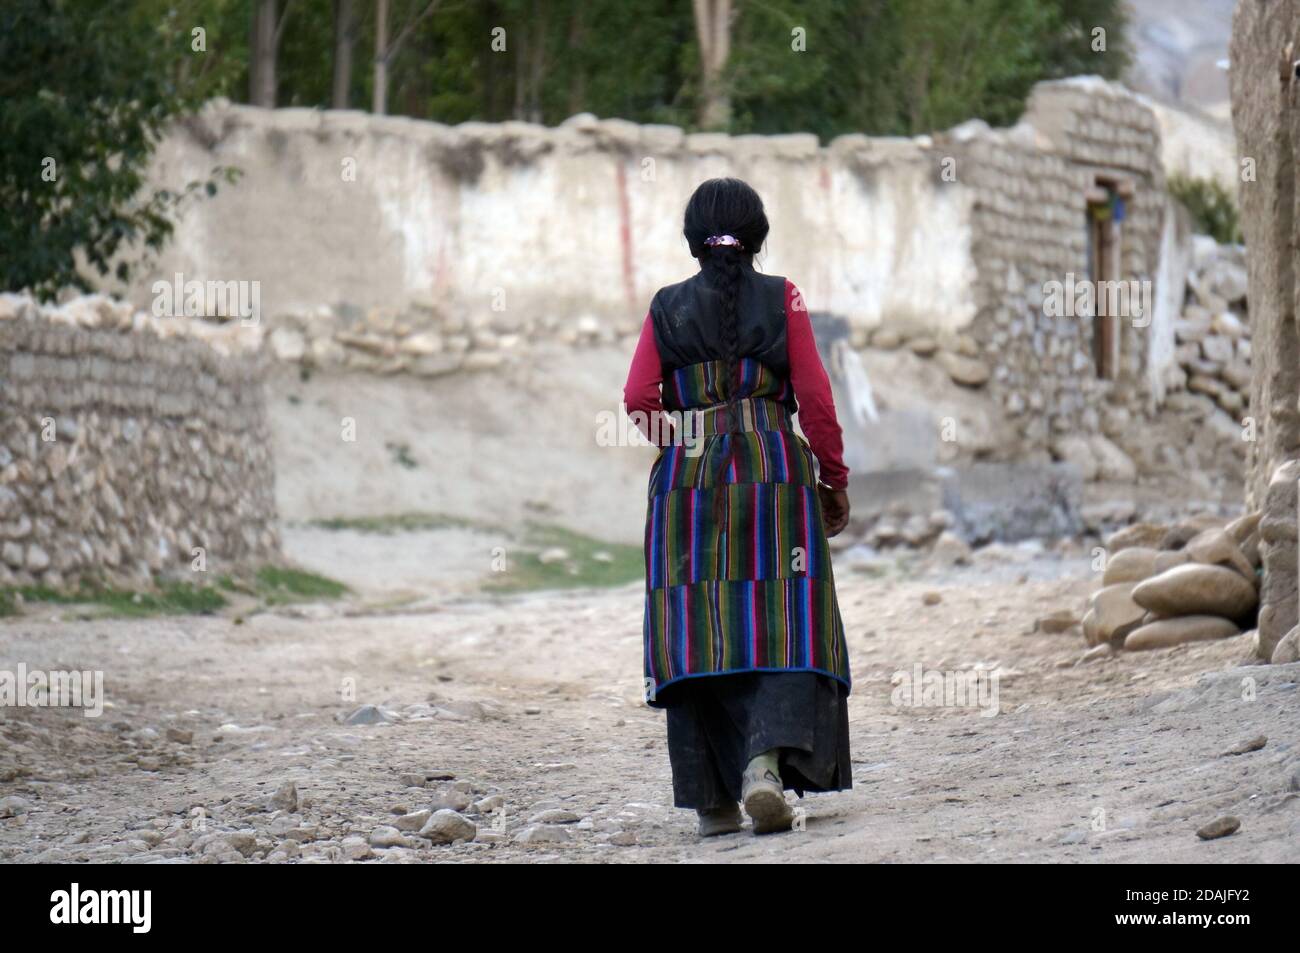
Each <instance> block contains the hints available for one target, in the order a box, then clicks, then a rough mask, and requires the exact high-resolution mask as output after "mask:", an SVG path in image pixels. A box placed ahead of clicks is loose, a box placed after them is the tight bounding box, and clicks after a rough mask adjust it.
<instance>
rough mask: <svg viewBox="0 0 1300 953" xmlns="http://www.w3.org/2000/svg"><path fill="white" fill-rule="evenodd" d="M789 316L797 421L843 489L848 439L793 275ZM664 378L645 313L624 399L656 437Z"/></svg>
mask: <svg viewBox="0 0 1300 953" xmlns="http://www.w3.org/2000/svg"><path fill="white" fill-rule="evenodd" d="M785 321H786V334H785V337H786V348H787V351H788V353H789V360H790V385H791V387H793V388H794V396H795V399H796V400H797V401H798V402H799V424H800V426H801V427H802V428H803V432H804V436H806V437H807V438H808V445H809V446H810V447H812V452H813V455H814V456H816V457H817V462H818V464H820V466H821V474H820V479H821V481H822V482H823V483H825V484H826V485H827V486H829V487H831V488H832V489H836V490H842V489H844V488H845V487H846V486H848V485H849V469H848V467H846V466H845V465H844V438H843V435H842V432H841V430H840V423H839V419H838V418H837V417H836V416H835V401H834V399H833V398H832V396H831V381H830V377H828V376H827V374H826V368H825V367H824V366H823V365H822V359H821V356H820V355H819V354H818V353H817V342H816V340H815V339H814V337H813V330H812V322H810V321H809V320H808V308H807V306H806V305H805V304H804V301H803V295H802V294H800V292H799V289H798V288H796V287H795V285H794V282H792V281H789V280H787V281H786V283H785ZM662 383H663V366H662V364H661V362H660V360H659V348H658V347H657V346H656V344H655V330H654V321H653V319H652V318H651V316H650V314H649V313H647V314H646V316H645V322H644V323H643V324H642V325H641V337H640V338H639V339H638V341H637V344H636V352H635V353H634V354H633V355H632V366H631V368H630V369H629V370H628V375H627V383H626V384H625V385H624V387H623V403H624V404H625V405H626V406H627V410H628V413H633V412H635V411H640V412H641V414H642V415H643V418H644V419H638V420H637V425H638V426H639V427H640V428H641V431H642V433H645V434H646V436H647V438H650V439H653V438H651V437H650V434H651V433H655V434H659V435H663V434H665V433H666V432H667V428H666V427H662V426H660V423H661V422H660V421H659V420H658V414H660V413H662V412H663V400H662V396H661V392H660V385H661V384H662ZM661 442H662V441H661Z"/></svg>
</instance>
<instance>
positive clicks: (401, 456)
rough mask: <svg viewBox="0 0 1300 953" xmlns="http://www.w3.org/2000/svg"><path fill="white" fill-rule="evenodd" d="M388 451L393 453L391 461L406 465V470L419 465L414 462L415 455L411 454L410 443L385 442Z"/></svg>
mask: <svg viewBox="0 0 1300 953" xmlns="http://www.w3.org/2000/svg"><path fill="white" fill-rule="evenodd" d="M384 446H386V447H387V448H388V452H389V453H391V454H392V455H393V462H394V463H396V464H397V465H398V466H402V467H406V469H408V470H414V469H415V468H416V467H418V466H419V464H418V463H416V462H415V457H413V456H411V445H410V444H407V443H392V442H389V443H386V444H385V445H384Z"/></svg>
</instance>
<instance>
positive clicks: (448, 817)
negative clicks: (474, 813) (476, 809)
mask: <svg viewBox="0 0 1300 953" xmlns="http://www.w3.org/2000/svg"><path fill="white" fill-rule="evenodd" d="M477 833H478V825H476V824H475V823H474V822H473V821H471V820H470V819H469V818H468V817H465V816H463V815H461V814H458V813H457V812H456V811H450V810H446V809H443V810H441V811H434V812H433V816H432V817H430V818H429V821H428V823H427V824H425V825H424V827H422V828H420V836H421V837H423V838H425V839H426V840H428V841H430V842H431V843H434V844H454V843H455V842H456V841H458V840H463V841H472V840H474V837H475V835H476V834H477Z"/></svg>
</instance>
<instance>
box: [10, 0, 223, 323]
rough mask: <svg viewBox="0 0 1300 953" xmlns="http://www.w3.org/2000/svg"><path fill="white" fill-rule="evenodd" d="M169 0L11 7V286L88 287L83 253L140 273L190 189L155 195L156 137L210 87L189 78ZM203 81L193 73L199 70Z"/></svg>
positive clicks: (185, 35) (60, 0)
mask: <svg viewBox="0 0 1300 953" xmlns="http://www.w3.org/2000/svg"><path fill="white" fill-rule="evenodd" d="M156 6H158V5H153V4H137V5H134V6H131V7H129V8H127V9H126V10H123V9H119V8H118V7H116V6H115V5H109V4H103V3H98V2H95V0H7V2H6V3H5V4H4V6H3V8H0V63H3V64H4V67H3V69H0V141H3V143H4V148H3V149H0V207H3V208H4V211H5V214H4V215H3V216H0V283H3V285H4V286H5V287H6V288H9V289H23V288H28V289H31V290H32V291H33V292H35V293H37V294H39V295H41V296H44V297H48V296H50V295H51V294H53V293H54V292H55V291H57V290H58V289H59V288H61V287H64V286H68V285H72V286H77V287H81V288H85V287H87V281H86V279H85V277H84V275H83V273H82V271H81V270H80V269H79V268H78V260H77V259H78V255H80V256H81V259H82V261H83V262H84V263H85V264H86V265H88V266H90V267H91V268H93V269H94V270H95V271H97V272H98V273H99V274H100V275H107V274H109V273H110V272H112V273H113V274H115V275H116V277H117V278H119V279H120V280H126V279H127V278H128V277H129V273H130V265H129V263H128V257H127V256H125V255H124V254H122V253H125V252H127V251H128V250H131V249H132V246H140V247H143V248H147V249H154V250H156V249H158V248H159V247H161V245H162V243H163V242H164V241H165V240H166V238H167V237H168V235H169V234H170V233H171V227H172V226H171V217H170V216H171V215H172V214H173V213H174V212H175V210H176V208H177V206H178V205H179V204H180V203H181V201H182V200H183V199H184V197H185V195H186V194H188V193H189V192H192V191H194V190H197V189H200V188H203V187H205V186H206V188H207V189H208V190H209V191H211V190H215V187H216V186H215V182H213V181H208V182H207V183H194V184H193V185H191V186H190V187H189V189H187V190H186V192H185V193H181V194H177V193H174V192H170V191H166V190H157V191H152V192H150V191H148V190H146V189H144V171H145V169H146V167H147V164H148V161H149V157H150V155H151V154H152V151H153V148H154V145H155V143H156V140H157V136H158V134H159V133H160V132H161V130H162V129H163V127H164V126H165V125H166V124H167V123H168V122H169V121H170V120H171V119H172V117H174V116H176V115H177V114H178V113H180V112H182V111H184V110H186V109H188V108H191V107H192V106H194V105H195V103H196V102H197V101H198V99H199V97H200V96H201V95H202V94H203V92H204V89H205V87H204V84H203V83H202V82H199V81H198V80H197V79H194V80H193V81H191V82H188V83H187V85H185V86H182V85H180V84H179V82H178V81H179V80H182V79H184V78H185V77H186V75H187V73H186V66H185V60H186V58H188V57H190V56H193V55H198V54H196V53H194V51H193V49H192V46H193V45H194V43H195V42H196V41H195V38H194V37H192V35H191V32H190V28H189V27H188V26H186V25H183V24H178V23H176V22H175V21H174V20H172V19H170V18H168V17H165V16H164V17H159V16H158V14H157V10H156V9H151V7H156ZM190 75H191V76H193V75H194V74H190Z"/></svg>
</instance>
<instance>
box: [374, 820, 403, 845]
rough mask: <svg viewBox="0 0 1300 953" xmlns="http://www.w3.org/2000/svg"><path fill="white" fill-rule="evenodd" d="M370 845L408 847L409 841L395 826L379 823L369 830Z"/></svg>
mask: <svg viewBox="0 0 1300 953" xmlns="http://www.w3.org/2000/svg"><path fill="white" fill-rule="evenodd" d="M370 846H371V847H380V848H386V847H410V846H411V842H410V840H408V839H407V837H406V836H405V835H404V834H403V833H402V832H401V831H399V830H398V829H397V828H396V827H391V826H389V825H387V824H383V825H380V826H379V827H376V828H375V829H374V830H373V831H371V832H370Z"/></svg>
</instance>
